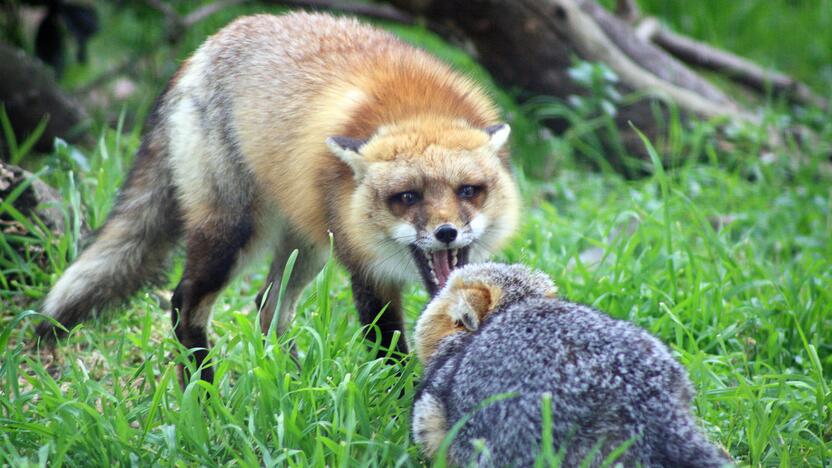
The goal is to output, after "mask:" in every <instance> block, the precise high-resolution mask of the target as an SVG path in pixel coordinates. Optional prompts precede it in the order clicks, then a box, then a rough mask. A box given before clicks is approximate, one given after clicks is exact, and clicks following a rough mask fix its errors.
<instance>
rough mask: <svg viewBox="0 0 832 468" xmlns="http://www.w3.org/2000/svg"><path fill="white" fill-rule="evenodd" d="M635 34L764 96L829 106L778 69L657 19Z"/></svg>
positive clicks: (644, 24)
mask: <svg viewBox="0 0 832 468" xmlns="http://www.w3.org/2000/svg"><path fill="white" fill-rule="evenodd" d="M636 34H637V35H638V36H639V37H640V38H641V39H642V40H644V41H649V42H652V43H654V44H656V45H657V46H659V47H661V48H662V49H664V50H666V51H668V52H669V53H671V54H673V55H674V56H675V57H677V58H679V59H680V60H682V61H684V62H685V63H688V64H691V65H695V66H699V67H702V68H705V69H708V70H713V71H716V72H719V73H721V74H724V75H726V76H727V77H729V78H730V79H732V80H734V81H736V82H738V83H741V84H743V85H745V86H748V87H749V88H752V89H754V90H756V91H759V92H761V93H765V92H766V91H769V90H772V91H774V92H775V93H778V94H783V95H785V96H786V97H788V98H789V99H790V100H791V101H792V102H797V103H800V104H804V105H813V106H818V107H820V108H822V109H825V108H827V106H828V103H827V102H826V100H825V99H823V98H821V97H820V96H818V95H816V94H815V93H814V92H812V90H811V89H810V88H809V87H808V86H807V85H805V84H803V83H801V82H800V81H797V80H795V79H794V78H792V77H790V76H788V75H785V74H783V73H780V72H777V71H775V70H772V69H766V68H763V67H761V66H759V65H757V64H756V63H754V62H751V61H750V60H747V59H744V58H742V57H739V56H737V55H734V54H732V53H730V52H726V51H724V50H721V49H717V48H715V47H713V46H710V45H708V44H705V43H703V42H699V41H696V40H694V39H691V38H689V37H686V36H682V35H681V34H677V33H675V32H673V31H671V30H670V29H668V28H666V27H665V26H663V25H662V24H661V23H660V22H659V21H658V20H657V19H656V18H652V17H649V18H645V19H644V20H642V21H641V22H640V23H639V25H638V26H637V28H636Z"/></svg>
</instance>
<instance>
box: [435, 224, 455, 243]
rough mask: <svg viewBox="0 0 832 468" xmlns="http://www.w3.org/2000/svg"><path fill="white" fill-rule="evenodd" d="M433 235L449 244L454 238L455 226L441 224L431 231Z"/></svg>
mask: <svg viewBox="0 0 832 468" xmlns="http://www.w3.org/2000/svg"><path fill="white" fill-rule="evenodd" d="M433 236H434V237H436V240H438V241H439V242H444V243H446V244H450V243H451V242H453V241H454V239H456V228H455V227H453V226H452V225H450V224H443V225H441V226H439V227H438V228H436V230H435V231H433Z"/></svg>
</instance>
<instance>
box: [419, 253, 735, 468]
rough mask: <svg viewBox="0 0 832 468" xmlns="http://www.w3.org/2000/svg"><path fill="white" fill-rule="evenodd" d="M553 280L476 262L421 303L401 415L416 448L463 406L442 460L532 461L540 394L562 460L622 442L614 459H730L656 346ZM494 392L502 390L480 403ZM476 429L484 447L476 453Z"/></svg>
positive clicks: (602, 452)
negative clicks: (566, 295)
mask: <svg viewBox="0 0 832 468" xmlns="http://www.w3.org/2000/svg"><path fill="white" fill-rule="evenodd" d="M556 291H557V289H556V288H555V285H554V284H553V283H552V281H551V280H550V279H549V278H548V277H547V276H546V275H545V274H543V273H539V272H533V271H531V270H530V269H528V268H526V267H524V266H518V265H511V266H509V265H501V264H495V263H483V264H477V265H469V266H466V267H463V268H460V269H458V270H456V271H455V272H454V273H453V274H452V275H451V277H450V279H449V280H448V284H447V285H446V286H445V288H444V289H442V290H441V291H440V293H439V294H438V295H437V296H436V297H435V298H434V299H433V301H432V302H430V303H429V304H428V306H427V308H426V310H425V312H424V313H423V314H422V316H421V318H420V319H419V321H418V323H417V325H416V348H417V353H418V354H419V357H420V359H421V360H422V362H423V363H424V364H425V373H424V375H423V377H422V382H421V384H420V387H419V388H418V390H417V393H416V396H415V399H414V407H413V421H412V422H413V428H412V429H413V437H414V439H415V440H416V442H417V443H418V444H419V445H420V446H421V447H422V450H423V452H424V453H425V454H426V455H428V456H433V455H435V454H436V452H437V449H438V448H439V446H440V443H441V442H442V440H443V439H444V437H445V436H446V434H447V432H448V431H449V429H450V428H451V427H453V426H454V424H456V423H457V422H458V421H460V420H461V419H462V418H464V417H466V415H470V419H469V420H467V422H465V423H464V424H463V425H462V426H461V429H460V430H459V432H458V433H457V434H456V436H455V438H454V440H453V442H452V443H451V445H450V449H449V451H448V453H447V456H448V458H449V461H450V462H452V463H454V464H458V465H467V464H468V463H469V462H471V461H472V460H473V461H476V462H478V463H479V464H481V465H486V466H491V465H493V466H506V465H515V466H531V465H532V464H533V463H534V462H535V459H536V456H537V454H538V453H539V452H540V450H541V448H542V447H541V440H542V438H541V434H542V433H541V431H542V411H541V400H542V396H543V395H544V394H550V395H551V408H552V414H551V416H552V421H553V422H552V434H553V445H554V446H553V447H552V449H553V450H554V451H555V452H557V451H558V450H559V449H563V450H564V452H563V456H564V458H563V463H564V465H565V466H577V465H579V464H580V463H581V462H583V461H584V460H585V459H588V460H590V465H591V466H598V465H600V464H601V462H602V461H603V460H604V459H605V458H606V457H607V456H608V455H609V454H610V453H611V452H612V451H614V450H615V449H616V448H617V447H619V446H621V445H622V444H625V443H628V444H631V445H629V447H628V448H627V449H626V451H625V452H624V453H623V454H622V455H621V456H620V458H618V461H619V462H622V463H623V464H624V465H625V466H632V465H635V464H641V465H643V466H668V467H684V466H689V467H719V466H723V465H729V464H731V463H732V462H731V459H730V458H729V457H728V456H727V455H726V454H725V453H724V452H723V451H722V450H720V449H719V448H717V447H716V446H714V445H713V444H711V443H710V442H709V441H708V440H707V438H706V437H705V436H704V435H703V434H702V432H701V431H700V430H699V428H698V427H697V424H696V422H695V419H694V417H693V416H692V415H691V412H690V401H691V396H692V394H693V389H692V387H691V385H690V383H689V381H688V378H687V375H686V372H685V369H684V368H683V367H682V366H681V365H680V364H679V363H677V362H676V360H674V359H673V357H672V356H671V354H670V352H669V351H668V349H667V347H666V346H665V345H663V344H662V343H661V342H660V341H659V340H657V339H656V338H654V337H653V336H651V335H650V334H649V333H647V332H645V331H644V330H642V329H640V328H638V327H636V326H633V325H631V324H630V323H628V322H624V321H621V320H615V319H612V318H611V317H609V316H607V315H605V314H603V313H601V312H598V311H596V310H593V309H591V308H589V307H587V306H584V305H580V304H574V303H571V302H567V301H564V300H561V299H558V298H556V297H555V295H556ZM495 395H503V396H505V398H504V399H498V400H497V401H495V402H493V403H491V404H486V405H485V406H484V407H479V406H480V405H481V404H482V403H483V402H484V401H485V400H487V399H488V398H489V397H493V396H495ZM475 440H480V441H482V442H483V443H484V446H485V449H486V450H483V451H482V452H480V454H479V455H477V450H476V449H475V445H474V443H473V441H475ZM593 449H596V450H597V451H596V452H595V453H593Z"/></svg>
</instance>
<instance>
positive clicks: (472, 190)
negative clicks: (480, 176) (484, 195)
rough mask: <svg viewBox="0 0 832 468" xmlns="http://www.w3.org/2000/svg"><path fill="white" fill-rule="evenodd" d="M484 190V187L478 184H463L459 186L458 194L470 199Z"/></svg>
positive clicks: (460, 196)
mask: <svg viewBox="0 0 832 468" xmlns="http://www.w3.org/2000/svg"><path fill="white" fill-rule="evenodd" d="M481 190H482V187H480V186H478V185H463V186H461V187H459V189H458V190H457V192H456V193H457V196H459V198H462V199H470V198H474V197H475V196H477V194H478V193H480V191H481Z"/></svg>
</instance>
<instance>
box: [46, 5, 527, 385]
mask: <svg viewBox="0 0 832 468" xmlns="http://www.w3.org/2000/svg"><path fill="white" fill-rule="evenodd" d="M508 135H509V126H508V125H507V124H505V123H500V120H499V115H498V112H497V109H496V107H495V105H494V104H493V102H492V101H491V100H490V99H489V97H488V96H487V95H486V93H485V92H484V91H483V90H482V89H481V88H480V87H479V86H477V85H476V84H475V83H473V82H472V81H471V80H470V79H468V78H465V77H463V76H461V75H459V74H457V73H455V72H454V71H452V70H451V68H450V67H448V66H447V65H445V64H444V63H442V62H440V61H439V60H437V59H435V58H433V57H432V56H430V55H428V54H427V53H426V52H423V51H421V50H419V49H416V48H414V47H412V46H410V45H407V44H405V43H404V42H402V41H400V40H399V39H397V38H396V37H395V36H393V35H391V34H389V33H387V32H384V31H381V30H378V29H375V28H373V27H370V26H367V25H363V24H361V23H359V22H358V21H357V20H354V19H346V18H335V17H332V16H329V15H325V14H308V13H292V14H287V15H284V16H270V15H256V16H250V17H244V18H241V19H238V20H236V21H234V22H233V23H231V24H230V25H228V26H227V27H225V28H224V29H222V30H221V31H219V32H218V33H216V34H215V35H213V36H212V37H210V38H209V39H208V40H206V41H205V43H204V44H203V45H202V46H201V47H200V48H199V49H198V50H197V51H196V52H195V53H194V54H193V55H192V56H191V57H190V58H189V59H188V60H186V61H185V62H184V63H183V64H182V66H181V67H180V69H179V71H178V72H177V73H176V74H175V75H174V76H173V78H172V79H171V80H170V82H169V84H168V86H167V89H166V91H164V93H163V94H162V95H161V96H160V98H159V99H158V101H157V103H156V105H155V107H154V110H153V111H152V113H151V115H150V117H149V119H148V122H147V128H146V133H145V135H144V138H143V141H142V144H141V146H140V148H139V150H138V153H137V156H136V161H135V164H134V166H133V168H132V169H131V171H130V173H129V175H128V177H127V180H126V182H125V184H124V187H123V188H122V190H121V192H120V194H119V196H118V199H117V200H116V202H115V206H114V207H113V209H112V212H111V213H110V215H109V218H108V219H107V221H106V223H105V224H104V226H103V227H102V228H101V230H100V231H99V233H98V236H97V239H96V240H95V242H94V243H93V244H92V245H91V246H90V247H89V248H88V249H87V250H86V251H84V252H83V253H82V254H81V256H80V257H79V258H78V259H77V260H76V261H75V262H74V263H73V264H72V265H71V266H70V267H69V268H68V269H67V270H66V271H65V272H64V274H63V276H62V277H61V278H60V279H59V280H58V282H57V283H56V284H55V285H54V287H53V288H52V290H51V291H50V293H49V294H48V296H47V298H46V300H45V302H44V305H43V312H44V313H45V314H46V315H48V316H51V317H54V318H55V319H56V320H57V321H58V322H60V323H61V324H63V325H64V326H66V327H72V326H74V325H76V324H77V323H79V322H80V321H82V320H84V319H86V318H87V317H89V316H90V315H91V314H93V313H97V312H100V311H102V310H103V309H105V308H107V307H112V306H113V305H116V304H118V303H119V302H120V301H122V300H124V299H126V298H128V297H129V296H130V295H131V294H133V293H134V292H136V291H137V290H138V289H139V288H140V287H142V286H144V285H146V284H148V283H151V282H153V281H154V280H158V279H159V277H160V273H162V272H163V271H164V270H165V265H166V263H167V259H168V257H169V254H170V251H171V250H172V248H173V247H174V245H175V244H176V243H177V241H178V240H179V239H180V238H181V237H184V240H185V248H186V253H185V255H186V257H185V269H184V272H183V275H182V279H181V281H180V283H179V285H178V286H177V287H176V289H175V291H174V294H173V299H172V309H173V310H172V318H173V322H174V326H175V333H176V336H177V338H178V339H179V341H180V342H181V343H182V344H183V345H184V346H186V347H188V348H198V349H196V350H195V351H194V353H193V357H194V359H195V360H196V363H197V364H198V365H199V364H203V361H204V360H205V357H206V354H207V349H208V338H207V326H208V323H209V319H210V316H211V307H212V304H213V303H214V300H215V299H216V298H217V296H218V294H219V293H220V292H221V291H222V289H223V288H224V287H225V285H226V284H227V283H228V282H229V281H230V280H231V278H232V277H233V276H234V275H235V274H236V273H237V272H238V271H239V270H240V268H241V267H242V266H244V265H246V264H248V263H250V262H251V260H254V259H256V258H258V256H259V255H261V254H262V253H263V252H264V250H265V251H266V252H268V251H270V253H273V255H274V258H273V261H272V265H271V271H270V273H269V275H268V280H267V284H266V286H265V287H264V289H263V291H261V292H260V294H259V295H258V304H262V312H261V323H260V325H261V327H262V328H263V330H264V331H266V330H268V329H269V325H270V324H271V321H272V316H273V313H274V312H275V308H276V306H277V297H276V296H277V293H276V292H274V293H271V292H269V293H268V294H266V291H271V290H270V289H269V286H270V285H271V284H275V285H279V284H280V282H281V278H280V277H281V274H282V271H283V267H284V264H285V262H286V260H287V258H288V257H289V255H290V253H291V252H292V251H293V250H294V249H298V250H299V255H298V258H297V263H296V265H295V268H294V271H293V273H292V275H291V278H290V280H289V282H288V288H287V290H286V296H285V298H284V301H283V302H282V304H283V305H282V306H281V310H280V311H278V313H279V316H278V317H279V319H278V324H277V330H278V332H283V331H284V330H285V329H286V327H287V325H288V324H289V323H290V320H291V319H292V317H293V315H294V308H295V303H296V301H297V299H298V296H299V295H300V293H301V292H302V290H303V288H304V287H305V286H306V284H307V283H308V282H309V281H311V280H312V279H313V278H314V276H315V275H316V273H317V272H318V271H319V270H320V269H321V267H322V266H323V263H324V262H325V259H326V256H327V253H328V250H329V232H331V233H332V235H333V239H334V248H335V254H336V257H337V259H338V260H339V261H340V263H341V264H342V265H343V266H344V267H345V268H346V269H347V270H348V271H349V273H350V275H351V282H352V291H353V297H354V299H355V304H356V308H357V309H358V312H359V315H360V318H361V322H362V323H363V324H370V323H372V322H373V320H375V319H376V316H377V315H378V314H379V312H380V311H381V310H382V309H384V307H385V305H387V307H386V309H385V312H384V313H383V315H382V316H380V317H379V318H378V320H377V322H376V325H377V329H378V332H380V336H378V337H376V334H375V329H373V331H370V338H371V339H373V340H376V339H378V340H379V341H380V344H381V346H382V347H389V346H390V345H391V342H392V338H393V336H394V333H395V332H397V331H398V332H403V319H402V313H401V304H400V302H401V298H400V291H401V288H402V285H403V283H405V282H406V281H409V280H412V279H419V278H421V280H422V281H423V283H424V285H425V287H426V288H427V290H428V292H429V293H430V294H431V296H433V295H435V294H436V292H437V291H438V290H439V288H441V287H442V286H444V284H445V282H446V281H447V279H448V276H449V275H450V273H451V271H453V270H454V269H455V268H457V267H459V266H462V265H464V264H467V263H469V262H472V261H477V260H481V259H484V258H485V257H486V256H487V255H488V253H489V252H490V251H493V250H494V249H496V248H498V247H499V246H500V245H501V244H502V243H503V242H504V241H505V240H506V238H507V237H508V236H509V235H510V234H511V233H512V232H513V231H514V229H515V226H516V224H517V218H518V213H519V196H518V192H517V188H516V185H515V182H514V180H513V178H512V175H511V171H510V168H509V160H508V151H507V149H506V148H505V143H506V140H507V138H508ZM264 296H266V297H264ZM37 331H38V334H39V335H40V336H41V337H46V336H50V337H51V336H54V335H55V331H56V330H54V329H53V327H52V326H51V324H49V323H46V322H44V323H41V324H40V325H39V327H38V330H37ZM397 350H398V351H400V352H403V353H406V352H407V345H406V342H405V340H404V337H403V335H402V339H401V340H399V341H398V343H397ZM201 375H202V378H203V379H205V380H209V381H210V380H212V379H213V371H212V369H211V368H210V366H206V367H205V368H204V369H203V370H202V374H201Z"/></svg>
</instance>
